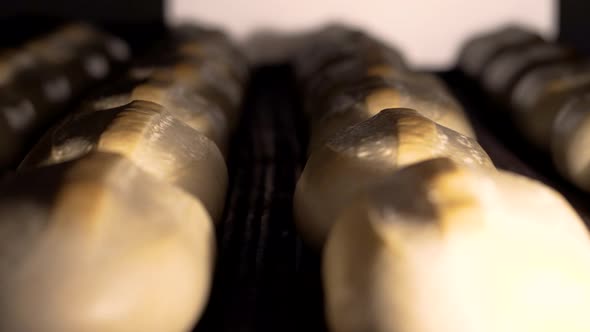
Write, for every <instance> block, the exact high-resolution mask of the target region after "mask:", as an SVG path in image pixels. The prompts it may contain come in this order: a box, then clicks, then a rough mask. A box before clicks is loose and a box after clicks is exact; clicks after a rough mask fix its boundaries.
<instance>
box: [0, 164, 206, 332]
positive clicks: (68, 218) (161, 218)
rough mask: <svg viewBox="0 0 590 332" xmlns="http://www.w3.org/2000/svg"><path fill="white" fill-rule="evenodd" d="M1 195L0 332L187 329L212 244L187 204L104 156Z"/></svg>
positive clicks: (18, 180) (200, 217)
mask: <svg viewBox="0 0 590 332" xmlns="http://www.w3.org/2000/svg"><path fill="white" fill-rule="evenodd" d="M32 184H35V185H32ZM39 185H43V186H42V190H40V189H39V187H38V186H39ZM0 195H2V197H3V199H2V200H1V204H0V215H1V216H2V217H1V218H0V220H2V222H0V236H2V239H3V244H2V248H3V249H4V250H3V251H2V253H3V254H2V255H0V262H1V265H0V266H1V270H0V280H1V282H0V288H1V291H2V294H4V296H3V297H2V300H0V316H1V318H2V319H1V320H0V321H1V322H0V327H1V329H2V330H5V331H47V332H54V331H55V332H58V331H59V332H70V331H71V332H95V331H96V332H98V331H113V332H117V331H121V332H123V331H154V332H155V331H163V330H166V331H177V332H182V331H186V330H187V329H189V328H190V327H191V326H192V325H193V324H194V320H195V319H196V317H198V316H199V314H200V312H201V311H202V309H203V307H204V304H205V302H206V299H207V297H208V293H209V288H210V279H211V277H210V276H211V274H212V269H213V259H214V251H215V244H214V241H215V237H214V232H213V227H212V223H211V220H210V217H209V215H208V213H207V211H206V210H205V208H204V207H203V205H202V204H201V203H200V202H199V201H198V200H196V199H194V198H193V197H192V196H190V195H188V194H186V193H185V192H184V191H182V190H179V189H177V188H175V187H174V186H171V185H168V184H166V183H164V182H160V181H158V180H156V179H155V178H153V177H151V176H150V175H148V174H147V173H145V172H143V171H142V170H141V169H139V168H137V167H136V166H135V165H134V164H133V163H131V162H130V161H128V160H127V159H125V158H122V157H120V156H117V155H114V154H105V153H92V154H90V155H87V156H85V157H84V158H82V159H78V160H76V161H71V162H65V163H61V164H58V165H52V166H47V167H42V168H39V169H34V170H31V171H23V172H22V173H20V174H18V175H16V176H15V177H13V178H11V179H8V180H5V182H4V183H3V186H2V192H1V193H0ZM170 303H174V304H175V305H174V306H170V305H169V304H170Z"/></svg>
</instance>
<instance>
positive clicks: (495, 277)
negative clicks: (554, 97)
mask: <svg viewBox="0 0 590 332" xmlns="http://www.w3.org/2000/svg"><path fill="white" fill-rule="evenodd" d="M338 219H339V220H338V222H337V223H336V224H335V226H334V229H333V230H332V232H331V233H330V235H329V236H328V240H327V243H326V247H325V251H324V257H323V282H324V283H323V284H324V291H325V298H326V314H327V321H328V325H329V327H330V329H331V331H333V332H358V331H373V332H391V331H396V332H435V331H456V332H463V331H465V332H468V331H469V332H471V331H482V332H487V331H489V332H494V331H522V332H540V331H575V332H583V331H588V330H589V329H590V317H588V315H587V314H586V311H585V308H586V307H587V306H588V305H590V283H589V282H588V280H590V238H589V237H588V233H587V230H586V228H585V226H584V224H583V223H582V221H581V220H580V218H579V217H578V216H577V214H576V213H575V212H574V210H573V209H572V208H571V207H570V206H569V204H568V203H567V202H566V201H565V200H564V199H563V198H562V197H561V196H560V195H559V194H557V193H556V192H554V191H553V190H551V189H549V188H547V187H546V186H544V185H542V184H540V183H538V182H536V181H533V180H530V179H528V178H524V177H521V176H518V175H514V174H510V173H505V172H489V171H486V170H482V169H477V168H466V167H463V166H461V165H460V164H458V163H456V162H454V161H452V160H450V159H444V158H443V159H434V160H428V161H425V162H422V163H419V164H415V165H412V166H409V167H407V168H405V169H402V170H400V171H399V172H397V173H395V175H393V176H392V177H391V178H390V179H389V180H387V181H384V182H383V183H382V184H381V185H379V186H376V187H374V189H373V190H372V191H371V192H370V193H368V194H366V195H364V196H363V197H362V198H359V199H358V200H357V202H355V203H354V204H351V206H350V208H349V209H348V210H347V211H346V212H345V213H342V214H340V216H339V218H338Z"/></svg>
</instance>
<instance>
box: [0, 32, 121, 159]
mask: <svg viewBox="0 0 590 332" xmlns="http://www.w3.org/2000/svg"><path fill="white" fill-rule="evenodd" d="M129 57H130V51H129V47H128V46H127V44H126V43H125V42H124V41H122V40H120V39H118V38H116V37H114V36H110V35H108V34H105V33H103V32H101V31H99V30H97V29H95V28H93V27H92V26H89V25H86V24H82V23H75V24H68V25H64V26H62V27H60V28H58V29H57V30H55V31H52V32H50V33H48V34H47V35H44V36H42V37H40V38H38V39H34V40H30V41H28V42H27V43H25V44H23V45H22V46H21V47H19V48H17V49H12V50H4V51H2V52H1V53H0V128H2V130H0V167H2V168H5V167H8V166H16V165H15V164H17V163H18V160H19V159H20V158H22V154H24V151H23V148H24V146H25V145H27V144H29V143H31V142H30V141H31V136H32V135H34V134H36V131H37V130H39V129H40V128H41V127H43V126H46V125H47V122H48V121H51V120H54V118H55V117H56V116H58V115H59V114H60V113H61V112H62V110H63V108H64V106H65V105H66V104H67V103H68V102H70V101H72V100H73V99H74V98H76V97H78V96H79V95H80V94H81V93H82V92H83V91H84V90H85V89H87V88H89V87H90V86H92V85H93V84H95V83H97V82H100V81H101V80H103V79H105V78H106V77H107V76H108V75H109V74H110V73H111V72H112V70H113V69H114V68H115V67H117V66H119V65H120V64H122V63H124V62H126V61H127V60H128V59H129Z"/></svg>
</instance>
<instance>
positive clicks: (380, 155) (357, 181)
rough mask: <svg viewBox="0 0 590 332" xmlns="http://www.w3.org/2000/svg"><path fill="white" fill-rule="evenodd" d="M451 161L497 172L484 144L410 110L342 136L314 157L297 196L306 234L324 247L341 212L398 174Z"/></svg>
mask: <svg viewBox="0 0 590 332" xmlns="http://www.w3.org/2000/svg"><path fill="white" fill-rule="evenodd" d="M441 156H446V157H449V158H452V159H453V160H454V161H456V162H457V163H459V164H461V165H465V166H468V167H477V168H483V169H487V170H492V171H493V170H494V166H493V164H492V162H491V161H490V159H489V157H488V156H487V154H486V153H485V152H484V151H483V149H482V148H481V147H480V146H479V144H478V143H477V142H476V141H474V140H473V139H471V138H468V137H466V136H464V135H461V134H459V133H457V132H454V131H452V130H450V129H448V128H445V127H442V126H439V125H437V124H436V123H434V122H433V121H431V120H429V119H427V118H426V117H424V116H421V115H420V114H418V112H416V111H414V110H410V109H387V110H383V111H381V112H380V113H379V114H378V115H376V116H374V117H372V118H370V119H369V120H366V121H364V122H361V123H359V124H357V125H355V126H352V127H350V128H348V129H347V130H343V131H341V132H340V133H339V134H336V135H334V137H333V138H332V139H331V140H329V141H328V142H327V143H326V144H324V145H323V146H322V147H321V148H317V149H316V150H315V151H314V152H313V153H312V154H311V156H310V158H309V160H308V162H307V164H306V166H305V169H304V170H303V173H302V174H301V177H300V179H299V181H298V183H297V188H296V190H295V199H294V207H295V220H296V223H297V226H298V229H299V231H300V233H301V234H302V235H303V237H304V238H305V239H306V240H308V241H309V242H310V243H311V244H312V245H313V246H316V247H321V246H322V243H323V241H324V238H325V236H326V235H327V234H328V232H329V229H330V228H331V226H332V224H333V222H334V220H335V219H336V218H337V217H338V215H339V211H341V210H342V209H343V208H344V207H346V206H347V205H348V203H349V202H350V201H352V199H353V197H355V196H356V195H358V194H359V193H362V192H363V191H365V190H367V189H368V188H370V187H371V186H373V185H376V184H378V183H380V182H381V181H383V180H384V179H386V178H387V177H388V176H390V175H391V174H392V173H393V172H394V171H396V170H397V169H399V168H401V167H404V166H407V165H411V164H414V163H416V162H420V161H423V160H427V159H431V158H436V157H441Z"/></svg>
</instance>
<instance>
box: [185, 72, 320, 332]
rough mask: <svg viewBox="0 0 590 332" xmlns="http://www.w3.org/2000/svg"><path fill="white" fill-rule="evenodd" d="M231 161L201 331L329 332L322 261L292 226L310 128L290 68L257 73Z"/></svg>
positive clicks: (248, 95) (254, 73)
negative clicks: (323, 300)
mask: <svg viewBox="0 0 590 332" xmlns="http://www.w3.org/2000/svg"><path fill="white" fill-rule="evenodd" d="M252 75H253V76H252V80H251V82H250V87H249V89H248V91H247V94H246V98H245V103H244V112H243V116H242V119H241V122H240V126H239V128H238V131H237V132H236V134H235V135H234V139H233V142H232V144H231V146H232V149H231V152H230V156H229V172H230V189H229V192H228V199H227V202H226V209H225V211H226V212H225V216H224V218H223V221H222V223H221V224H220V225H218V227H217V231H218V234H217V235H218V246H219V253H218V254H219V256H218V263H217V270H216V274H215V281H214V285H213V292H212V294H211V300H210V303H209V306H208V308H207V310H206V312H205V314H204V316H203V317H202V319H201V322H200V323H199V326H197V328H195V331H198V332H266V331H269V332H270V331H273V332H275V331H285V332H287V331H323V330H324V328H323V314H322V301H321V287H320V279H319V262H318V260H319V259H318V257H317V255H314V254H313V253H311V252H309V251H308V250H307V249H305V248H304V247H303V245H302V244H301V241H300V240H298V237H297V235H296V230H295V227H294V224H293V217H292V216H293V213H292V200H293V192H294V190H295V184H296V181H297V178H298V177H299V174H300V172H301V169H302V166H303V163H304V160H305V146H306V137H307V134H306V132H305V131H306V126H305V119H304V118H303V112H302V111H301V109H300V101H299V98H298V95H297V89H296V86H295V82H294V77H293V74H292V71H291V68H290V67H289V66H286V65H277V66H268V67H261V68H259V69H256V70H255V71H254V72H253V74H252Z"/></svg>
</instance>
